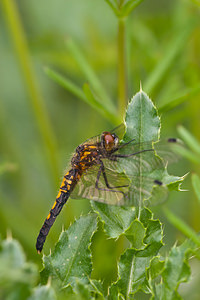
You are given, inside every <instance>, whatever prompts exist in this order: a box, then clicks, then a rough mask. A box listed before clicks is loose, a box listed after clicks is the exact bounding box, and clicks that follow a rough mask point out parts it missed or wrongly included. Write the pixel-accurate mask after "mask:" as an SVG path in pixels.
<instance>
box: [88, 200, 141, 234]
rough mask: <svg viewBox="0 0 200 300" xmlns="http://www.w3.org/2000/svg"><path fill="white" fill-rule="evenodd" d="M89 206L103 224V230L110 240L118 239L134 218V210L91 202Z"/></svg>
mask: <svg viewBox="0 0 200 300" xmlns="http://www.w3.org/2000/svg"><path fill="white" fill-rule="evenodd" d="M91 206H92V208H93V210H94V211H95V212H97V213H98V214H99V216H100V218H101V221H102V222H103V223H104V230H105V232H106V233H107V235H108V236H109V237H111V238H118V237H119V236H120V235H121V234H123V233H124V232H125V231H126V230H127V229H128V227H129V226H130V225H131V223H132V221H133V220H134V218H135V210H134V209H133V208H128V207H119V206H113V205H107V204H104V203H98V202H95V201H91Z"/></svg>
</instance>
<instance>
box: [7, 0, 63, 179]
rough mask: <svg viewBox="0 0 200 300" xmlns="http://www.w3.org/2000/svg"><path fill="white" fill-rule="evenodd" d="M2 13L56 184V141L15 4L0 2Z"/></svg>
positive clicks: (11, 1)
mask: <svg viewBox="0 0 200 300" xmlns="http://www.w3.org/2000/svg"><path fill="white" fill-rule="evenodd" d="M1 3H2V8H3V12H4V15H5V18H6V21H7V26H8V28H9V30H10V38H11V40H12V42H13V44H14V47H15V50H16V53H17V58H18V61H19V65H20V69H21V73H22V76H23V79H24V81H25V83H26V88H27V92H28V95H29V97H27V100H29V101H30V102H31V105H32V107H33V113H34V116H35V119H36V123H37V125H38V128H39V131H40V134H41V135H42V138H43V141H44V145H45V150H46V152H47V154H48V156H50V159H49V161H50V162H51V167H52V174H53V176H54V180H55V183H57V179H58V178H59V176H58V173H59V172H58V162H57V156H56V153H57V146H56V139H55V135H54V133H53V129H52V128H51V125H50V121H49V118H48V115H47V113H46V108H45V105H44V100H43V97H42V95H41V91H40V88H39V84H38V81H37V77H36V74H35V71H34V68H33V65H32V61H31V56H30V53H29V49H28V44H27V41H26V37H25V33H24V30H23V26H22V23H21V20H20V15H19V13H18V9H17V5H16V2H15V1H13V0H3V1H1Z"/></svg>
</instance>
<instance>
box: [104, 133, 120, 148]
mask: <svg viewBox="0 0 200 300" xmlns="http://www.w3.org/2000/svg"><path fill="white" fill-rule="evenodd" d="M118 144H119V139H118V136H117V135H116V134H114V133H112V134H111V133H110V132H108V131H104V132H103V133H102V135H101V145H102V147H103V148H104V149H105V150H106V151H111V150H113V149H115V148H116V147H117V146H118Z"/></svg>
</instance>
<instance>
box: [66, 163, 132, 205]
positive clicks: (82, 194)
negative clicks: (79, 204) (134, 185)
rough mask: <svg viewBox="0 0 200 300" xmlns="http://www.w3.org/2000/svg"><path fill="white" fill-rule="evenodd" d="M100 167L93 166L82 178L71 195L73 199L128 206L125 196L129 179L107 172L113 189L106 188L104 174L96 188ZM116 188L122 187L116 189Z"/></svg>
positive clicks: (123, 175) (122, 175)
mask: <svg viewBox="0 0 200 300" xmlns="http://www.w3.org/2000/svg"><path fill="white" fill-rule="evenodd" d="M99 167H100V166H99V165H95V166H92V167H91V168H90V169H88V170H87V171H85V173H84V174H83V175H82V176H81V178H80V180H79V182H78V184H77V185H76V187H75V189H74V190H73V192H72V194H71V195H70V197H71V198H73V199H79V198H86V199H90V200H94V201H98V202H104V203H107V204H111V205H120V206H121V205H126V204H125V195H126V194H127V192H128V188H129V183H130V181H129V179H128V177H127V176H125V174H119V173H116V172H114V171H110V170H107V169H106V170H105V172H106V177H107V180H108V182H109V185H110V187H111V188H108V187H107V186H106V183H105V180H104V177H103V174H102V173H101V176H100V178H99V180H98V188H97V187H96V181H97V174H98V170H99ZM116 186H120V187H118V188H115V187H116Z"/></svg>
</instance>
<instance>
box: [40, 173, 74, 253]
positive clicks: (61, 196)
mask: <svg viewBox="0 0 200 300" xmlns="http://www.w3.org/2000/svg"><path fill="white" fill-rule="evenodd" d="M79 177H80V175H79V171H78V170H77V169H75V168H72V169H71V170H70V171H68V172H67V173H66V174H65V176H64V178H63V181H62V183H61V186H60V189H59V192H58V195H57V197H56V201H55V202H54V204H53V206H52V208H51V210H50V212H49V214H48V216H47V218H46V220H45V221H44V224H43V226H42V228H41V230H40V233H39V235H38V237H37V242H36V249H37V251H38V253H40V252H41V251H42V248H43V245H44V242H45V240H46V237H47V235H48V233H49V230H50V228H51V226H52V225H53V223H54V222H55V220H56V217H57V216H58V215H59V213H60V211H61V209H62V208H63V206H64V204H65V203H66V202H67V200H68V198H69V196H70V194H71V192H72V191H73V189H74V187H75V185H76V183H77V181H78V179H79Z"/></svg>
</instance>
